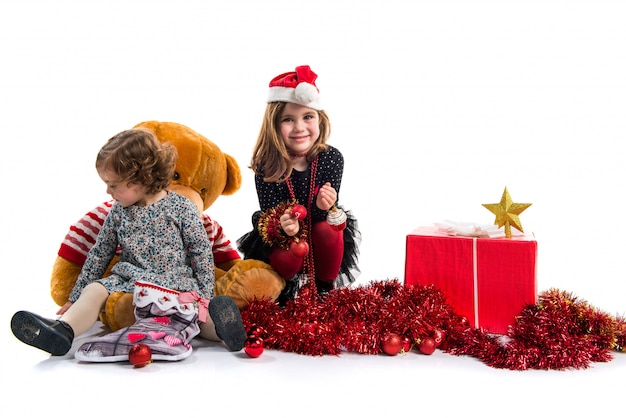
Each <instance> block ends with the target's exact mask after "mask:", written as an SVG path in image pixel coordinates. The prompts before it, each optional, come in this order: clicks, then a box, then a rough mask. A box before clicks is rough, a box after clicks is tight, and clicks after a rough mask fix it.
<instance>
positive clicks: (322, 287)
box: [315, 280, 335, 297]
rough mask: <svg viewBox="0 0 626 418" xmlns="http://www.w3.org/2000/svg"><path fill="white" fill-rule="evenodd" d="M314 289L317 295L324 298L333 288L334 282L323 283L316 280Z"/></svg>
mask: <svg viewBox="0 0 626 418" xmlns="http://www.w3.org/2000/svg"><path fill="white" fill-rule="evenodd" d="M315 287H316V288H317V294H318V295H320V296H322V297H324V296H326V295H327V294H328V293H330V291H331V290H333V289H334V288H335V282H324V281H322V280H316V281H315Z"/></svg>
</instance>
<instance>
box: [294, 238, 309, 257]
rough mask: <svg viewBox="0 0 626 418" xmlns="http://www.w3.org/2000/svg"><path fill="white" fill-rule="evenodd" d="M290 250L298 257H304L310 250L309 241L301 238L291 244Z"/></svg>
mask: <svg viewBox="0 0 626 418" xmlns="http://www.w3.org/2000/svg"><path fill="white" fill-rule="evenodd" d="M289 252H290V253H291V254H293V255H295V256H296V257H304V256H305V255H307V253H308V252H309V243H308V242H306V241H305V240H303V239H301V240H298V241H293V242H292V243H291V244H290V245H289Z"/></svg>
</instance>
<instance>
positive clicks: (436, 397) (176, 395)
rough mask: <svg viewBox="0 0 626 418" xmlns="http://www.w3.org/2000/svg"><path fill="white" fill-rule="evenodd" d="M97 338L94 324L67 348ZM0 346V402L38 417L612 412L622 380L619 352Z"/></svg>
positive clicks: (7, 340) (6, 341)
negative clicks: (86, 358)
mask: <svg viewBox="0 0 626 418" xmlns="http://www.w3.org/2000/svg"><path fill="white" fill-rule="evenodd" d="M39 312H42V311H41V310H39ZM3 317H4V318H7V317H8V315H3ZM100 331H102V328H101V324H99V323H98V324H96V325H95V326H94V328H92V330H91V332H90V333H88V334H87V335H84V336H82V337H81V338H78V339H77V340H76V341H75V344H74V347H73V350H74V349H76V347H78V346H79V345H80V344H81V341H82V340H84V339H85V338H87V337H89V335H91V334H94V333H98V332H100ZM2 347H3V355H2V358H1V360H0V370H1V375H0V376H1V377H0V380H2V386H3V390H2V392H0V399H2V405H3V406H9V405H14V403H13V402H14V401H15V400H17V399H19V405H20V409H21V410H24V411H28V414H29V416H38V415H39V414H41V416H49V417H57V416H58V417H72V416H85V414H87V412H86V409H91V408H93V411H94V414H95V415H96V416H111V415H114V416H132V415H134V414H141V413H145V412H146V411H148V410H150V411H152V412H151V413H154V411H158V410H159V409H158V408H159V407H162V408H165V409H167V410H172V409H170V408H175V409H176V410H177V411H178V412H179V413H182V414H185V413H190V414H191V413H200V412H199V409H200V410H202V408H205V411H204V412H202V415H210V414H218V413H220V414H221V413H229V414H234V416H237V417H239V416H241V417H246V416H252V417H270V416H286V415H292V414H293V415H297V416H303V417H315V416H319V415H320V414H323V415H326V416H332V417H335V416H337V417H339V416H359V415H362V414H367V416H378V415H381V416H420V415H421V414H426V413H427V414H428V415H436V416H461V415H465V414H470V416H486V417H489V416H498V417H500V416H513V417H517V416H528V415H529V414H537V415H538V416H568V415H569V414H570V413H571V414H574V413H576V415H575V416H584V415H585V414H593V415H594V416H599V415H602V414H607V415H608V414H611V415H610V416H615V413H616V412H617V411H619V410H620V408H621V407H620V406H619V405H620V402H621V399H622V397H623V392H624V389H623V386H622V382H623V379H624V376H625V375H626V374H625V373H626V354H625V353H616V355H615V358H614V360H613V361H611V362H608V363H594V364H593V365H592V367H590V368H588V369H585V370H570V371H534V370H533V371H522V372H520V371H508V370H497V369H493V368H490V367H488V366H486V365H484V364H482V363H480V362H479V361H477V360H475V359H472V358H466V357H457V356H453V355H450V354H446V353H444V352H442V351H436V352H435V353H434V354H433V355H431V356H426V355H423V354H419V353H418V352H416V351H412V352H410V353H406V354H400V355H397V356H394V357H391V356H387V355H359V354H353V353H345V354H342V355H340V356H322V357H311V356H303V355H298V354H292V353H285V352H278V351H272V350H264V352H263V354H262V355H261V356H260V357H258V358H251V357H249V356H248V355H246V354H245V353H244V352H243V351H241V352H237V353H233V352H229V351H227V350H226V349H225V347H223V346H222V345H221V344H218V343H214V342H208V341H203V340H194V343H193V347H194V352H193V353H192V354H191V356H190V357H188V358H187V359H185V360H183V361H180V362H172V363H168V362H153V363H151V364H149V365H147V366H145V367H143V368H135V367H133V366H132V365H131V364H129V363H109V364H96V363H92V364H88V363H80V362H78V361H77V360H75V359H74V358H73V357H72V352H73V350H72V352H70V353H69V354H68V355H67V356H66V357H50V356H48V355H47V354H46V353H43V352H41V351H39V350H37V349H34V348H31V347H27V346H24V345H22V344H21V343H20V342H19V341H17V340H16V339H15V338H14V337H13V336H12V335H10V331H9V330H8V327H6V328H4V331H3V333H2ZM186 390H189V391H190V392H191V393H192V394H194V395H195V396H188V395H185V393H184V392H185V391H186ZM197 403H200V404H201V405H198V404H197ZM202 404H203V405H204V406H202ZM106 408H114V409H113V410H108V409H106ZM277 413H278V415H276V414H277ZM31 414H32V415H31ZM555 414H556V415H555ZM578 414H580V415H578Z"/></svg>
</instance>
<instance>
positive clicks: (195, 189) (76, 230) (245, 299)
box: [50, 121, 285, 331]
mask: <svg viewBox="0 0 626 418" xmlns="http://www.w3.org/2000/svg"><path fill="white" fill-rule="evenodd" d="M135 127H143V128H147V129H150V130H152V131H153V132H154V133H155V134H156V136H157V138H158V139H159V140H160V141H162V142H170V143H172V144H174V146H175V147H176V149H177V150H178V162H177V164H176V172H175V175H174V179H173V180H172V184H171V185H170V190H172V191H175V192H177V193H179V194H181V195H183V196H186V197H188V198H189V199H191V200H192V201H193V202H194V203H195V204H196V205H197V206H198V210H199V211H200V214H201V216H202V220H203V223H204V226H205V229H206V230H207V234H208V235H209V238H210V240H211V242H212V244H213V258H214V260H215V293H216V295H228V296H230V297H232V298H233V299H234V301H235V302H236V303H237V306H239V308H240V309H244V308H245V307H246V306H247V304H248V303H249V302H250V301H251V300H253V299H254V298H258V299H270V300H273V301H274V300H276V299H277V297H278V296H279V295H280V292H281V291H282V290H283V288H284V287H285V280H284V279H283V278H282V277H280V276H279V275H278V273H276V272H275V271H274V270H273V269H272V268H271V267H270V265H269V264H266V263H264V262H262V261H259V260H242V259H241V257H240V255H239V253H238V252H237V250H236V249H235V248H234V247H233V246H232V244H231V242H230V240H228V238H227V237H226V236H225V235H224V234H223V232H222V228H221V226H220V225H219V224H218V223H217V222H216V221H214V220H212V219H211V218H210V217H209V216H208V215H207V214H206V213H204V211H206V210H207V209H208V208H209V207H210V206H211V205H212V204H213V202H215V200H217V198H218V197H219V196H220V195H231V194H233V193H235V192H236V191H237V190H239V188H240V187H241V170H240V168H239V165H238V164H237V162H236V161H235V159H234V158H233V157H232V156H230V155H228V154H225V153H223V152H222V151H221V150H220V148H219V147H218V146H217V145H216V144H214V143H213V142H211V141H210V140H209V139H207V138H205V137H204V136H202V135H200V134H199V133H197V132H195V131H194V130H192V129H190V128H188V127H187V126H184V125H181V124H179V123H175V122H157V121H148V122H142V123H139V124H138V125H136V126H135ZM111 204H112V201H109V202H104V203H102V204H101V205H98V206H97V207H96V208H94V209H93V210H91V211H90V212H88V213H87V214H86V215H85V216H84V217H83V218H81V219H80V220H79V221H78V222H77V223H75V224H74V225H72V226H71V227H70V230H69V232H68V233H67V235H66V236H65V239H64V241H63V243H62V244H61V247H60V249H59V252H58V256H57V258H56V260H55V262H54V265H53V268H52V275H51V279H50V293H51V296H52V299H53V300H54V302H55V303H57V304H58V305H59V306H62V305H64V304H65V303H66V302H67V301H68V298H69V295H70V293H71V291H72V288H73V287H74V283H75V282H76V279H77V278H78V275H79V273H80V270H81V268H82V265H83V263H84V262H85V258H86V256H87V252H88V251H89V249H90V248H91V246H92V245H93V243H94V242H95V239H96V237H97V235H98V232H99V230H100V227H101V226H102V223H103V222H104V219H105V218H106V216H107V214H108V211H109V209H110V207H111ZM116 261H117V256H116V257H115V258H114V259H113V261H112V262H111V265H110V266H109V270H107V273H106V274H108V273H109V272H110V268H111V267H112V266H113V265H114V264H115V262H116ZM132 302H133V294H132V293H122V292H118V293H114V294H111V295H109V298H108V300H107V303H106V307H105V310H104V311H103V312H102V313H101V314H100V320H101V321H102V322H103V324H105V325H106V326H108V327H109V328H110V329H111V330H113V331H116V330H118V329H121V328H124V327H127V326H130V325H132V324H133V323H134V322H135V315H134V307H133V303H132Z"/></svg>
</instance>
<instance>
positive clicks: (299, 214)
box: [291, 205, 307, 219]
mask: <svg viewBox="0 0 626 418" xmlns="http://www.w3.org/2000/svg"><path fill="white" fill-rule="evenodd" d="M306 214H307V212H306V208H305V207H304V206H302V205H296V206H294V207H293V209H291V216H293V217H294V218H296V219H304V218H306Z"/></svg>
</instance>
